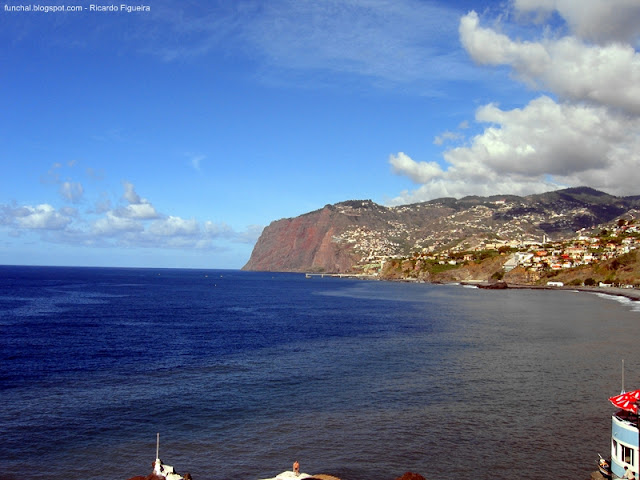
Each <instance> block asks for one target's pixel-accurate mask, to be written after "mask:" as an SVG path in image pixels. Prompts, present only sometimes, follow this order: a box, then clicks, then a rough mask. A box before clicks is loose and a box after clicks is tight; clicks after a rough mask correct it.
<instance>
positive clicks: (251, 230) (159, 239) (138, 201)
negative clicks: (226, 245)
mask: <svg viewBox="0 0 640 480" xmlns="http://www.w3.org/2000/svg"><path fill="white" fill-rule="evenodd" d="M76 185H78V186H79V189H80V190H82V188H81V184H79V183H78V184H76ZM122 185H123V194H122V198H121V201H120V202H119V204H118V205H117V206H116V207H115V208H112V207H111V204H110V202H109V201H107V200H106V199H105V198H101V199H100V200H99V201H98V202H97V203H96V205H95V208H93V209H91V210H89V211H88V212H85V213H84V214H80V213H79V212H78V210H77V209H76V208H72V207H69V206H63V207H60V208H56V207H54V206H53V205H50V204H40V205H34V206H32V205H15V204H14V205H8V204H4V205H2V204H0V226H2V227H4V228H5V229H6V230H8V231H9V234H10V235H11V236H12V237H20V236H24V235H29V234H30V233H36V234H39V235H40V236H41V237H42V238H43V239H44V240H46V241H48V242H53V243H62V244H69V245H85V246H95V247H113V246H118V247H128V248H168V249H197V250H200V251H207V250H216V249H220V248H221V247H220V242H231V243H241V244H251V243H254V242H255V241H256V240H257V238H258V236H259V235H260V233H261V231H262V227H260V226H255V225H252V226H250V227H248V228H247V230H246V231H243V232H237V231H235V230H234V229H233V228H231V227H230V226H229V225H227V224H225V223H214V222H212V221H209V220H207V221H204V222H200V221H198V220H196V219H193V218H191V219H184V218H181V217H179V216H175V215H167V214H163V213H160V212H158V211H157V210H156V208H155V207H154V206H153V204H152V203H151V202H150V201H149V200H147V199H146V198H142V197H140V195H138V193H137V192H136V189H135V186H134V185H133V184H132V183H130V182H126V181H125V182H123V183H122ZM63 197H64V195H63ZM67 200H69V201H71V200H72V199H69V198H67Z"/></svg>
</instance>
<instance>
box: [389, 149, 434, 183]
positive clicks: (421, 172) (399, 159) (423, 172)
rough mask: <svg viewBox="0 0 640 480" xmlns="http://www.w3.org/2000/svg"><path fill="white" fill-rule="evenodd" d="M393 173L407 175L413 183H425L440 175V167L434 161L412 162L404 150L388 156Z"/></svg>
mask: <svg viewBox="0 0 640 480" xmlns="http://www.w3.org/2000/svg"><path fill="white" fill-rule="evenodd" d="M389 163H390V164H391V167H392V169H393V171H394V172H395V173H398V174H402V175H407V176H408V177H409V178H411V180H412V181H414V182H415V183H427V182H430V181H432V180H433V179H434V178H438V177H440V176H442V173H443V172H442V168H440V165H438V164H437V163H436V162H419V163H418V162H414V161H413V160H412V159H411V158H410V157H409V156H408V155H407V154H405V153H404V152H398V154H397V155H391V156H390V157H389Z"/></svg>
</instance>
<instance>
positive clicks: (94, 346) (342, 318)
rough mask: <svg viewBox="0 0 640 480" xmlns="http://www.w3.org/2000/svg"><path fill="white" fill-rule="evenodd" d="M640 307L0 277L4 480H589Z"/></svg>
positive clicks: (334, 282)
mask: <svg viewBox="0 0 640 480" xmlns="http://www.w3.org/2000/svg"><path fill="white" fill-rule="evenodd" d="M638 306H639V305H638V304H636V303H633V302H630V301H627V300H624V299H621V298H616V297H610V296H599V295H595V294H589V293H577V292H570V291H549V290H546V291H542V290H494V291H490V290H480V289H475V288H467V287H464V286H460V285H429V284H413V283H395V282H376V281H362V280H355V279H338V278H311V279H307V278H305V276H304V275H301V274H284V273H256V272H243V271H235V270H224V271H223V270H179V269H125V268H78V267H74V268H71V267H68V268H67V267H17V266H16V267H13V266H3V267H0V393H1V398H2V406H1V407H0V480H45V479H46V480H58V479H59V480H63V479H64V480H69V479H79V480H80V479H82V480H93V479H95V480H98V479H104V480H127V479H128V478H130V477H133V476H135V475H147V474H149V473H150V472H151V463H152V462H153V460H154V459H155V452H156V434H157V433H159V434H160V458H161V459H162V460H163V461H164V462H165V463H167V464H170V465H173V466H174V467H175V468H176V470H177V471H178V472H180V473H182V474H184V473H185V472H190V473H191V475H192V476H193V478H194V480H209V479H210V480H225V479H239V480H258V479H261V478H269V477H274V476H275V475H277V474H279V473H280V472H282V471H285V470H290V469H291V465H292V463H293V461H294V460H298V461H299V462H300V466H301V471H303V472H306V473H310V474H319V473H326V474H332V475H335V476H338V477H340V478H342V479H343V480H359V479H370V480H371V479H372V480H376V479H380V480H392V479H394V478H397V477H399V476H400V475H402V474H403V473H404V472H407V471H412V472H416V473H419V474H421V475H423V476H424V477H426V478H427V479H429V480H445V479H460V478H468V479H503V478H504V479H507V478H509V479H512V478H519V479H534V478H535V479H538V478H544V477H553V476H555V477H558V478H567V479H572V480H586V479H588V478H589V475H590V473H591V472H592V471H594V470H596V459H597V456H598V453H602V454H603V455H605V456H606V455H607V454H608V450H609V442H610V416H611V414H612V413H613V412H614V407H613V406H612V405H611V404H610V403H609V401H608V397H610V396H613V395H616V394H618V393H620V389H621V381H622V380H621V373H622V372H621V364H622V360H624V363H625V370H626V374H625V378H626V380H625V382H626V384H627V385H626V387H627V389H628V390H630V389H635V388H640V378H639V376H640V348H639V342H640V311H639V309H638Z"/></svg>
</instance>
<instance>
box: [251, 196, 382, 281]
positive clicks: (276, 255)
mask: <svg viewBox="0 0 640 480" xmlns="http://www.w3.org/2000/svg"><path fill="white" fill-rule="evenodd" d="M346 203H349V202H345V204H346ZM363 203H365V202H363ZM345 204H342V205H345ZM371 204H373V202H371ZM339 206H340V204H338V205H337V206H334V205H326V206H325V207H324V208H322V209H320V210H316V211H314V212H310V213H307V214H304V215H301V216H299V217H296V218H285V219H282V220H277V221H275V222H272V223H271V224H270V225H269V226H268V227H266V228H265V229H264V231H263V232H262V234H261V235H260V238H259V239H258V242H257V243H256V245H255V247H254V249H253V252H252V254H251V258H250V259H249V262H248V263H247V264H246V265H245V266H244V267H243V270H258V271H279V272H290V271H293V272H296V271H309V272H337V273H342V272H349V271H350V270H351V268H352V266H353V265H354V263H356V262H357V261H358V260H359V257H358V255H357V254H356V253H355V252H354V249H353V245H351V244H343V243H341V242H336V241H335V237H337V236H338V235H340V234H341V233H342V232H344V231H345V230H346V229H347V228H349V227H352V226H353V225H357V224H358V223H363V221H360V222H359V220H360V219H359V217H358V216H353V215H348V214H346V213H345V211H344V210H343V209H341V208H339ZM370 220H371V219H370V218H367V219H366V220H364V223H366V222H368V221H370Z"/></svg>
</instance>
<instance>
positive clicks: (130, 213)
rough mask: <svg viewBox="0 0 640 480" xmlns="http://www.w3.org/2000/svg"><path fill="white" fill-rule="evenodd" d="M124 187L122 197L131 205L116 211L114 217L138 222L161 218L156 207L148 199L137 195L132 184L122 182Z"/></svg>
mask: <svg viewBox="0 0 640 480" xmlns="http://www.w3.org/2000/svg"><path fill="white" fill-rule="evenodd" d="M122 185H123V187H124V193H123V195H122V197H123V198H124V199H125V200H126V201H127V202H129V205H126V206H124V207H121V208H118V209H116V210H114V211H113V214H114V215H116V216H118V217H124V218H133V219H138V220H152V219H154V218H158V217H160V215H159V214H158V212H157V211H156V209H155V207H154V206H153V205H151V203H150V202H149V201H148V200H147V199H146V198H141V197H140V196H139V195H138V194H137V193H136V190H135V186H134V185H133V184H132V183H130V182H122Z"/></svg>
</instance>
